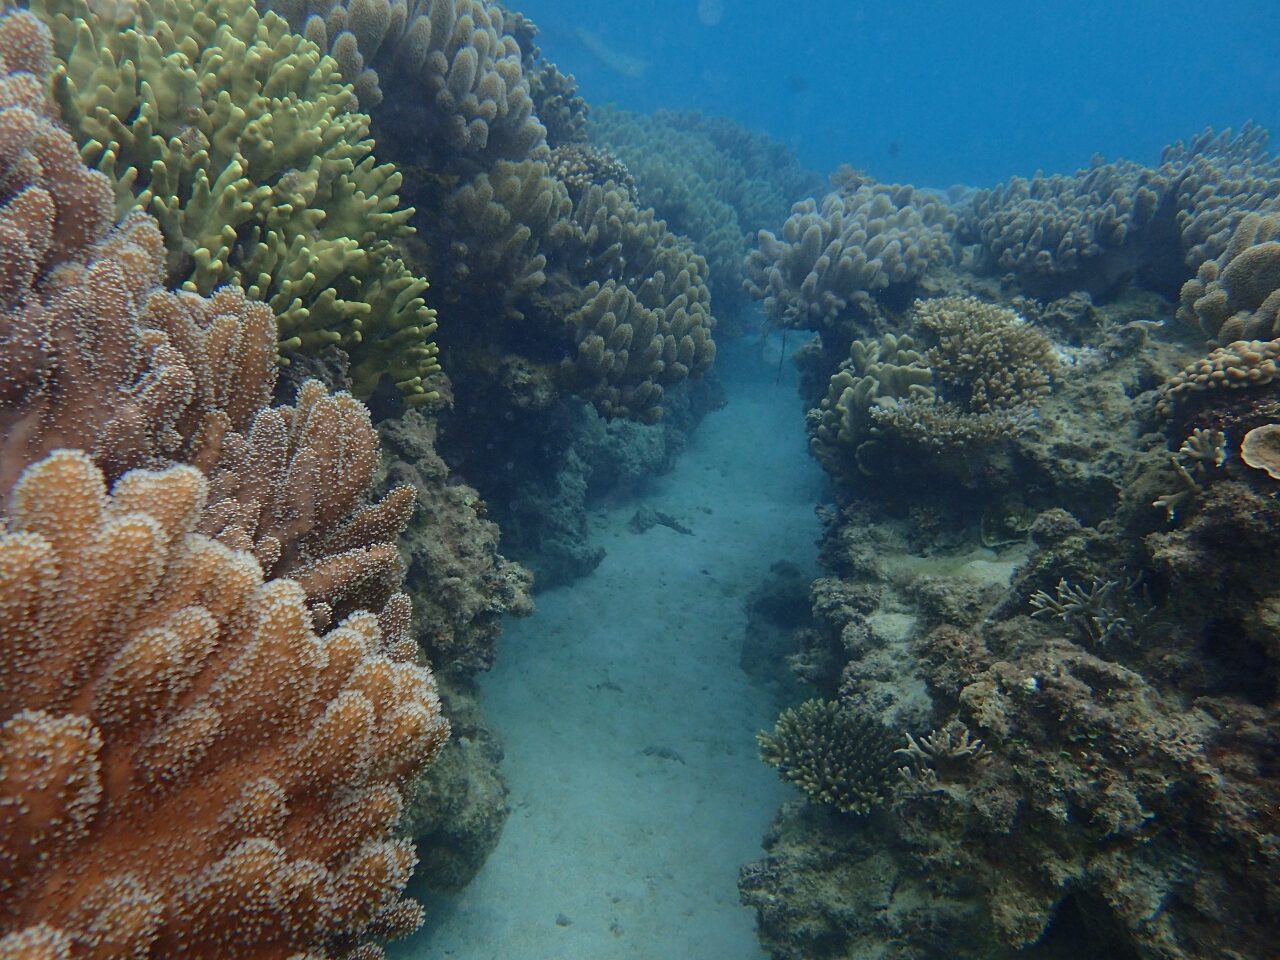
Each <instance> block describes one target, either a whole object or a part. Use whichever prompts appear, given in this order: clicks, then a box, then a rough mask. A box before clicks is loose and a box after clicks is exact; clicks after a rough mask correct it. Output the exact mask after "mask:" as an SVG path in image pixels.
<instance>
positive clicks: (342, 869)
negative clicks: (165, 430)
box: [0, 451, 448, 957]
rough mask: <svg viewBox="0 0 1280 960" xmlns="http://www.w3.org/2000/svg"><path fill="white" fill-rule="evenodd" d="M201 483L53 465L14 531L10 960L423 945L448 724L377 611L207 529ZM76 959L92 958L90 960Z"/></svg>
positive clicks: (18, 504)
mask: <svg viewBox="0 0 1280 960" xmlns="http://www.w3.org/2000/svg"><path fill="white" fill-rule="evenodd" d="M205 496H206V483H205V480H204V478H203V476H202V475H201V474H200V473H199V471H197V470H195V469H194V468H192V467H186V466H176V467H171V468H168V469H167V470H164V471H159V472H151V471H133V472H130V473H128V474H126V475H125V476H124V477H122V478H121V479H120V480H119V481H118V482H117V483H116V484H115V486H114V488H113V489H112V490H111V491H110V492H108V490H107V487H106V484H105V482H104V480H103V477H102V474H101V472H100V471H99V470H98V469H97V468H96V467H95V466H94V465H93V463H92V462H91V461H90V460H89V458H88V457H87V456H85V455H84V454H83V453H79V452H75V451H57V452H55V453H53V454H51V455H49V456H48V457H47V458H45V459H44V460H41V461H39V462H38V463H36V464H34V465H32V466H31V467H30V468H28V470H27V471H26V472H25V473H24V474H23V476H22V478H21V479H20V481H19V482H18V484H17V485H16V486H15V488H14V490H13V492H12V495H11V498H10V505H9V516H8V519H7V523H6V527H5V533H4V535H3V536H2V537H0V575H2V577H3V580H4V582H3V584H0V598H3V601H2V602H3V624H4V625H3V633H2V638H3V651H4V659H5V663H6V669H5V670H4V671H3V673H2V674H0V758H2V762H0V771H3V773H2V774H0V798H2V800H3V802H2V803H0V809H3V810H4V811H5V813H4V815H3V818H2V819H0V823H2V824H3V827H2V828H0V934H3V935H4V936H3V938H2V939H0V953H4V954H5V955H14V954H13V952H14V951H16V952H17V953H18V954H19V955H21V954H23V953H24V952H25V951H28V950H32V949H37V948H38V949H41V950H43V951H47V952H46V953H42V954H41V955H49V956H71V955H72V953H71V951H72V949H73V946H75V947H76V949H77V950H78V949H83V947H80V946H78V945H85V946H92V947H93V948H94V949H96V950H101V951H105V952H107V953H110V954H111V955H128V956H173V955H177V954H183V955H188V956H203V955H208V956H219V957H285V956H289V955H292V954H294V953H297V952H301V951H310V952H314V953H330V952H337V953H341V952H344V951H345V950H347V949H349V948H351V947H352V946H354V945H356V944H357V943H358V942H359V941H360V940H361V939H363V938H365V937H366V936H385V935H388V934H394V933H396V932H398V931H400V932H402V931H403V930H404V928H405V927H406V926H408V927H409V928H412V926H413V925H415V924H416V922H417V920H418V916H419V915H418V911H417V908H416V907H415V906H414V905H412V904H410V903H408V902H406V901H404V900H402V899H400V896H399V894H400V891H401V890H402V889H403V887H404V885H405V883H406V882H407V880H408V877H409V873H410V871H411V870H412V867H413V863H414V859H415V858H414V853H413V850H412V847H411V846H410V845H408V844H406V843H404V842H402V841H395V840H392V839H390V833H391V829H392V827H393V825H394V823H395V821H396V819H397V818H398V817H399V814H400V810H401V806H402V803H403V799H402V795H401V790H402V788H403V785H404V784H405V782H406V779H407V777H408V776H409V775H410V774H412V773H413V772H414V771H416V770H417V769H418V768H419V767H420V765H422V764H423V763H425V762H427V761H428V760H430V759H431V757H432V756H433V755H434V753H435V752H436V751H437V750H438V749H439V747H440V745H441V744H442V743H443V741H444V739H445V737H446V735H447V732H448V726H447V724H446V722H445V721H444V719H443V718H442V716H441V714H440V707H439V701H438V698H437V696H436V693H435V688H434V681H433V680H432V678H431V675H430V673H429V672H428V671H427V670H426V669H424V668H420V667H418V666H415V665H414V664H413V663H412V662H408V661H406V660H405V659H404V656H405V653H406V651H407V650H412V646H408V647H406V645H404V644H403V643H398V642H397V641H399V640H400V639H401V637H400V636H399V635H398V634H397V633H396V632H395V631H394V630H391V627H392V626H393V623H392V621H391V620H390V619H388V620H385V621H384V622H383V623H380V622H379V620H378V618H377V617H375V616H373V615H372V614H369V613H358V614H355V615H353V616H351V617H349V618H348V619H347V620H346V621H344V622H343V623H342V624H340V625H339V626H338V627H336V628H335V629H333V630H332V631H330V632H329V633H327V634H324V635H322V636H318V635H316V634H315V633H314V632H313V631H312V629H311V618H310V615H309V613H308V610H307V608H306V605H305V602H304V601H305V594H304V592H303V590H302V588H301V587H300V586H299V585H298V584H297V583H294V582H293V581H289V580H273V581H268V582H265V583H264V582H263V579H262V573H261V571H260V569H259V567H258V566H257V564H256V563H254V561H253V560H252V558H251V557H249V556H248V555H247V554H244V553H240V552H236V551H232V550H229V549H227V548H226V547H224V546H222V545H221V544H218V543H216V542H215V541H213V540H210V539H208V538H206V537H203V536H201V535H199V534H197V533H195V532H194V528H195V524H196V522H197V519H198V517H199V516H200V514H201V512H202V510H203V507H204V500H205ZM77 955H78V954H77Z"/></svg>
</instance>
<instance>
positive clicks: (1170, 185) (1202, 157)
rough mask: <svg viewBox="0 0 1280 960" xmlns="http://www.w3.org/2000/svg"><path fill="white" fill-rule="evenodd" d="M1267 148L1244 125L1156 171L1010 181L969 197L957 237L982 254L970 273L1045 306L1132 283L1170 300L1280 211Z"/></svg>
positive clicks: (1136, 167)
mask: <svg viewBox="0 0 1280 960" xmlns="http://www.w3.org/2000/svg"><path fill="white" fill-rule="evenodd" d="M1267 141H1268V135H1267V133H1266V131H1265V130H1263V129H1262V128H1261V127H1258V126H1256V125H1254V124H1252V123H1247V124H1245V125H1244V126H1243V127H1242V128H1241V130H1240V132H1239V133H1238V134H1235V135H1233V134H1232V132H1231V131H1230V130H1224V131H1222V132H1217V131H1214V130H1213V129H1207V130H1205V131H1204V132H1202V133H1201V134H1199V135H1198V136H1196V137H1192V138H1190V139H1189V140H1187V141H1181V140H1180V141H1178V142H1177V143H1174V144H1172V145H1171V146H1168V147H1166V148H1165V149H1164V151H1163V154H1162V156H1161V159H1160V163H1159V164H1158V165H1157V166H1155V167H1148V166H1144V165H1142V164H1140V163H1136V162H1133V161H1131V160H1119V161H1115V162H1110V163H1108V162H1106V161H1104V160H1103V158H1101V157H1095V158H1094V162H1093V164H1092V165H1091V166H1090V168H1089V169H1087V170H1081V171H1078V172H1077V173H1075V174H1072V175H1062V174H1058V175H1053V176H1044V175H1043V174H1039V173H1037V174H1036V176H1035V177H1034V178H1032V179H1031V180H1026V179H1023V178H1021V177H1014V178H1013V179H1012V180H1010V181H1009V182H1008V183H1005V184H1001V185H999V186H997V187H995V188H994V189H991V190H979V191H976V192H975V193H974V194H973V195H972V196H971V197H970V198H968V200H967V202H966V203H965V204H964V205H963V206H962V207H961V209H960V223H961V225H960V229H959V231H958V237H959V239H960V240H961V242H963V243H967V244H968V243H972V244H977V245H978V247H979V249H980V251H981V255H980V256H979V258H978V260H977V261H976V262H975V264H974V266H975V267H977V268H978V269H980V270H984V271H987V272H994V271H1004V272H1007V274H1008V275H1009V276H1011V277H1014V278H1016V280H1017V281H1018V283H1019V284H1021V285H1022V287H1023V288H1024V289H1025V290H1026V291H1027V292H1029V293H1031V294H1033V295H1035V296H1038V297H1042V298H1051V297H1057V296H1063V295H1065V294H1067V293H1069V292H1070V291H1072V290H1085V291H1088V292H1089V293H1091V294H1093V295H1094V296H1098V297H1104V298H1110V297H1112V296H1114V295H1116V294H1117V293H1122V292H1123V291H1124V290H1125V288H1126V286H1127V285H1128V283H1129V282H1130V281H1134V282H1137V283H1139V284H1141V285H1142V286H1145V287H1147V288H1149V289H1152V290H1155V291H1157V292H1160V293H1162V294H1164V295H1166V296H1174V295H1176V293H1177V290H1178V288H1179V287H1180V286H1181V285H1182V284H1183V283H1184V281H1186V280H1187V279H1188V276H1189V274H1193V273H1194V272H1195V271H1197V270H1198V269H1202V268H1201V265H1202V264H1205V263H1206V262H1209V261H1215V260H1219V259H1220V258H1221V257H1222V255H1223V253H1224V252H1225V250H1226V249H1227V247H1228V246H1229V245H1230V241H1231V237H1232V235H1233V233H1234V232H1235V231H1236V230H1237V229H1238V228H1239V227H1240V225H1241V223H1242V221H1243V220H1245V219H1247V218H1250V217H1254V216H1256V215H1270V214H1274V213H1275V212H1276V210H1277V209H1280V160H1278V159H1277V158H1275V157H1273V156H1272V155H1271V154H1270V153H1269V151H1268V147H1267ZM1219 266H1225V264H1224V263H1220V264H1219ZM1213 279H1215V276H1213V275H1210V276H1208V277H1205V278H1204V282H1205V283H1208V282H1210V281H1212V280H1213ZM1202 292H1203V291H1200V292H1198V293H1196V296H1199V295H1201V293H1202ZM1229 339H1239V337H1232V338H1229ZM1222 342H1224V343H1225V342H1226V340H1225V339H1224V340H1222Z"/></svg>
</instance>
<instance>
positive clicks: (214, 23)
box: [32, 0, 439, 401]
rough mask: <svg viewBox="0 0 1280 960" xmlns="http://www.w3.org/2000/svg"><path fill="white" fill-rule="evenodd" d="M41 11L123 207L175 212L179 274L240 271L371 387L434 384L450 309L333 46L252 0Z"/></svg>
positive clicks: (75, 107) (67, 96)
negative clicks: (438, 307)
mask: <svg viewBox="0 0 1280 960" xmlns="http://www.w3.org/2000/svg"><path fill="white" fill-rule="evenodd" d="M32 10H33V12H34V13H36V14H37V15H38V16H39V17H41V18H42V19H43V20H44V21H45V22H46V23H47V24H49V26H50V28H51V29H52V31H53V36H54V50H55V54H56V57H57V60H56V64H55V73H54V78H53V90H54V94H55V96H56V99H57V101H58V104H59V106H60V107H61V110H62V119H63V120H64V121H65V122H66V123H67V125H68V126H69V127H70V128H71V131H72V134H73V136H74V137H75V138H76V139H77V140H78V142H79V143H80V145H81V148H82V152H83V155H84V156H85V158H86V159H87V160H88V161H89V162H90V163H93V164H96V165H97V166H98V167H99V168H100V169H102V170H103V171H104V172H106V173H108V174H109V175H111V176H112V177H113V178H114V179H115V181H116V184H117V194H118V203H119V204H120V206H121V208H122V209H127V208H129V207H131V206H133V205H135V204H136V205H137V206H140V207H142V208H143V209H145V210H147V211H149V212H150V213H152V214H154V215H155V217H156V218H157V220H158V221H159V222H160V226H161V229H162V230H163V232H164V237H165V242H166V245H167V246H168V251H169V258H168V266H167V272H168V276H169V280H170V281H171V282H176V283H182V284H183V285H184V286H185V287H186V288H187V289H189V290H193V291H197V292H200V293H208V292H209V291H210V290H212V289H213V288H214V287H215V286H217V285H220V284H224V283H229V282H235V283H238V284H239V285H241V286H242V287H244V288H245V290H246V292H247V293H248V294H249V295H250V296H251V297H254V298H256V299H261V300H263V301H265V302H266V303H268V304H269V305H270V307H271V308H272V310H273V311H274V312H275V313H276V314H277V316H278V317H279V321H280V331H281V336H282V346H283V347H285V348H286V349H288V350H294V349H302V350H318V349H320V348H322V347H323V346H325V345H327V344H330V343H338V344H340V345H341V346H342V347H343V348H344V349H346V350H347V351H348V352H350V353H351V354H352V359H353V367H352V378H353V383H354V388H355V389H356V391H357V392H358V393H360V394H361V395H366V396H367V395H368V394H369V393H370V392H371V391H372V390H373V388H374V386H375V385H376V383H377V380H378V378H379V377H380V376H382V375H384V374H385V375H387V376H389V377H390V378H391V379H392V380H393V381H395V382H396V383H397V384H398V385H399V386H400V388H401V390H402V391H404V392H405V394H406V395H407V396H408V397H409V398H410V399H411V400H415V399H416V400H418V401H422V400H427V399H430V397H429V394H430V387H429V384H427V383H425V380H426V378H429V377H430V376H431V375H432V374H433V373H435V372H436V371H437V370H438V369H439V367H438V364H437V363H436V360H435V357H436V352H437V351H436V348H435V346H434V344H433V343H432V342H431V335H432V333H433V332H434V330H435V318H434V314H433V313H432V311H430V310H428V309H427V308H426V306H425V305H424V302H423V300H422V296H421V294H422V292H423V291H424V290H425V288H426V281H424V280H422V279H420V278H417V277H415V276H413V275H412V274H411V273H410V272H409V271H408V269H407V268H406V267H405V266H404V264H403V263H402V262H401V260H400V259H399V258H398V256H397V255H396V252H395V249H394V245H393V244H394V242H395V241H397V240H398V239H400V238H402V237H404V236H406V235H407V234H408V233H410V232H411V231H410V230H409V228H408V227H407V221H408V218H409V217H410V216H411V215H412V213H413V211H412V210H411V209H401V208H400V207H399V200H398V197H397V195H396V192H397V190H398V189H399V185H400V175H399V174H398V173H396V172H395V170H394V169H393V168H392V167H391V166H390V165H386V164H383V165H378V164H377V162H376V160H375V159H374V158H373V156H372V154H371V150H372V147H373V143H372V141H371V140H369V139H368V127H369V119H368V117H366V116H365V115H364V114H360V113H355V112H351V106H352V97H351V93H350V88H349V87H346V86H344V85H343V84H342V83H341V82H339V78H338V73H337V67H336V65H335V64H334V62H333V61H332V60H330V59H328V58H327V57H324V56H323V55H322V54H321V52H320V50H319V49H318V48H317V47H316V46H315V45H313V44H311V43H310V42H309V41H306V40H304V39H302V38H301V37H297V36H294V35H292V34H290V33H289V29H288V25H287V24H286V23H285V22H284V21H283V20H282V19H280V18H278V17H276V16H274V15H271V14H268V15H267V16H265V17H259V16H258V14H257V13H256V12H255V11H254V9H253V6H252V3H251V2H250V0H233V2H231V3H230V4H228V3H214V2H212V0H141V2H140V3H138V4H137V5H136V9H135V10H134V12H133V14H131V15H130V17H129V18H128V19H127V20H126V21H125V22H123V23H119V22H117V21H116V20H115V19H113V18H111V19H109V18H105V17H103V16H100V15H99V14H98V13H96V12H95V10H94V9H93V7H92V6H91V5H90V4H88V2H87V0H39V2H37V3H35V4H33V5H32Z"/></svg>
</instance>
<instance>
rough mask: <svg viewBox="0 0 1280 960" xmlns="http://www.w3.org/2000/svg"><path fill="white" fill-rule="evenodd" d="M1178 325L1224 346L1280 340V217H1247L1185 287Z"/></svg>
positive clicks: (1179, 309)
mask: <svg viewBox="0 0 1280 960" xmlns="http://www.w3.org/2000/svg"><path fill="white" fill-rule="evenodd" d="M1180 300H1181V302H1180V304H1179V307H1178V319H1179V320H1182V321H1183V322H1184V323H1196V324H1199V326H1200V328H1201V329H1202V330H1203V331H1204V333H1205V336H1207V337H1209V338H1210V339H1211V340H1214V341H1216V342H1218V343H1221V344H1227V343H1231V342H1232V341H1235V340H1268V339H1270V338H1272V337H1277V336H1280V215H1272V216H1260V215H1258V214H1254V213H1251V214H1247V215H1246V216H1244V217H1243V218H1242V219H1241V220H1240V224H1239V226H1237V227H1236V229H1235V232H1234V233H1232V235H1231V239H1230V241H1229V242H1228V243H1227V246H1226V249H1224V250H1223V252H1222V254H1221V256H1219V257H1218V259H1216V260H1206V261H1205V262H1204V263H1203V264H1201V265H1200V269H1199V271H1198V272H1197V274H1196V276H1195V277H1194V278H1192V279H1191V280H1188V281H1187V282H1186V283H1185V284H1183V286H1182V293H1181V297H1180Z"/></svg>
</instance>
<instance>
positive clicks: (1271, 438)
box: [1240, 423, 1280, 480]
mask: <svg viewBox="0 0 1280 960" xmlns="http://www.w3.org/2000/svg"><path fill="white" fill-rule="evenodd" d="M1240 459H1241V460H1243V461H1244V462H1245V463H1246V464H1247V465H1249V466H1251V467H1253V468H1254V469H1255V470H1262V471H1265V472H1266V474H1267V476H1269V477H1270V478H1271V479H1272V480H1280V423H1264V424H1263V425H1262V426H1260V427H1254V428H1253V429H1252V430H1250V431H1249V432H1248V433H1246V434H1245V435H1244V439H1242V440H1241V441H1240Z"/></svg>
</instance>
